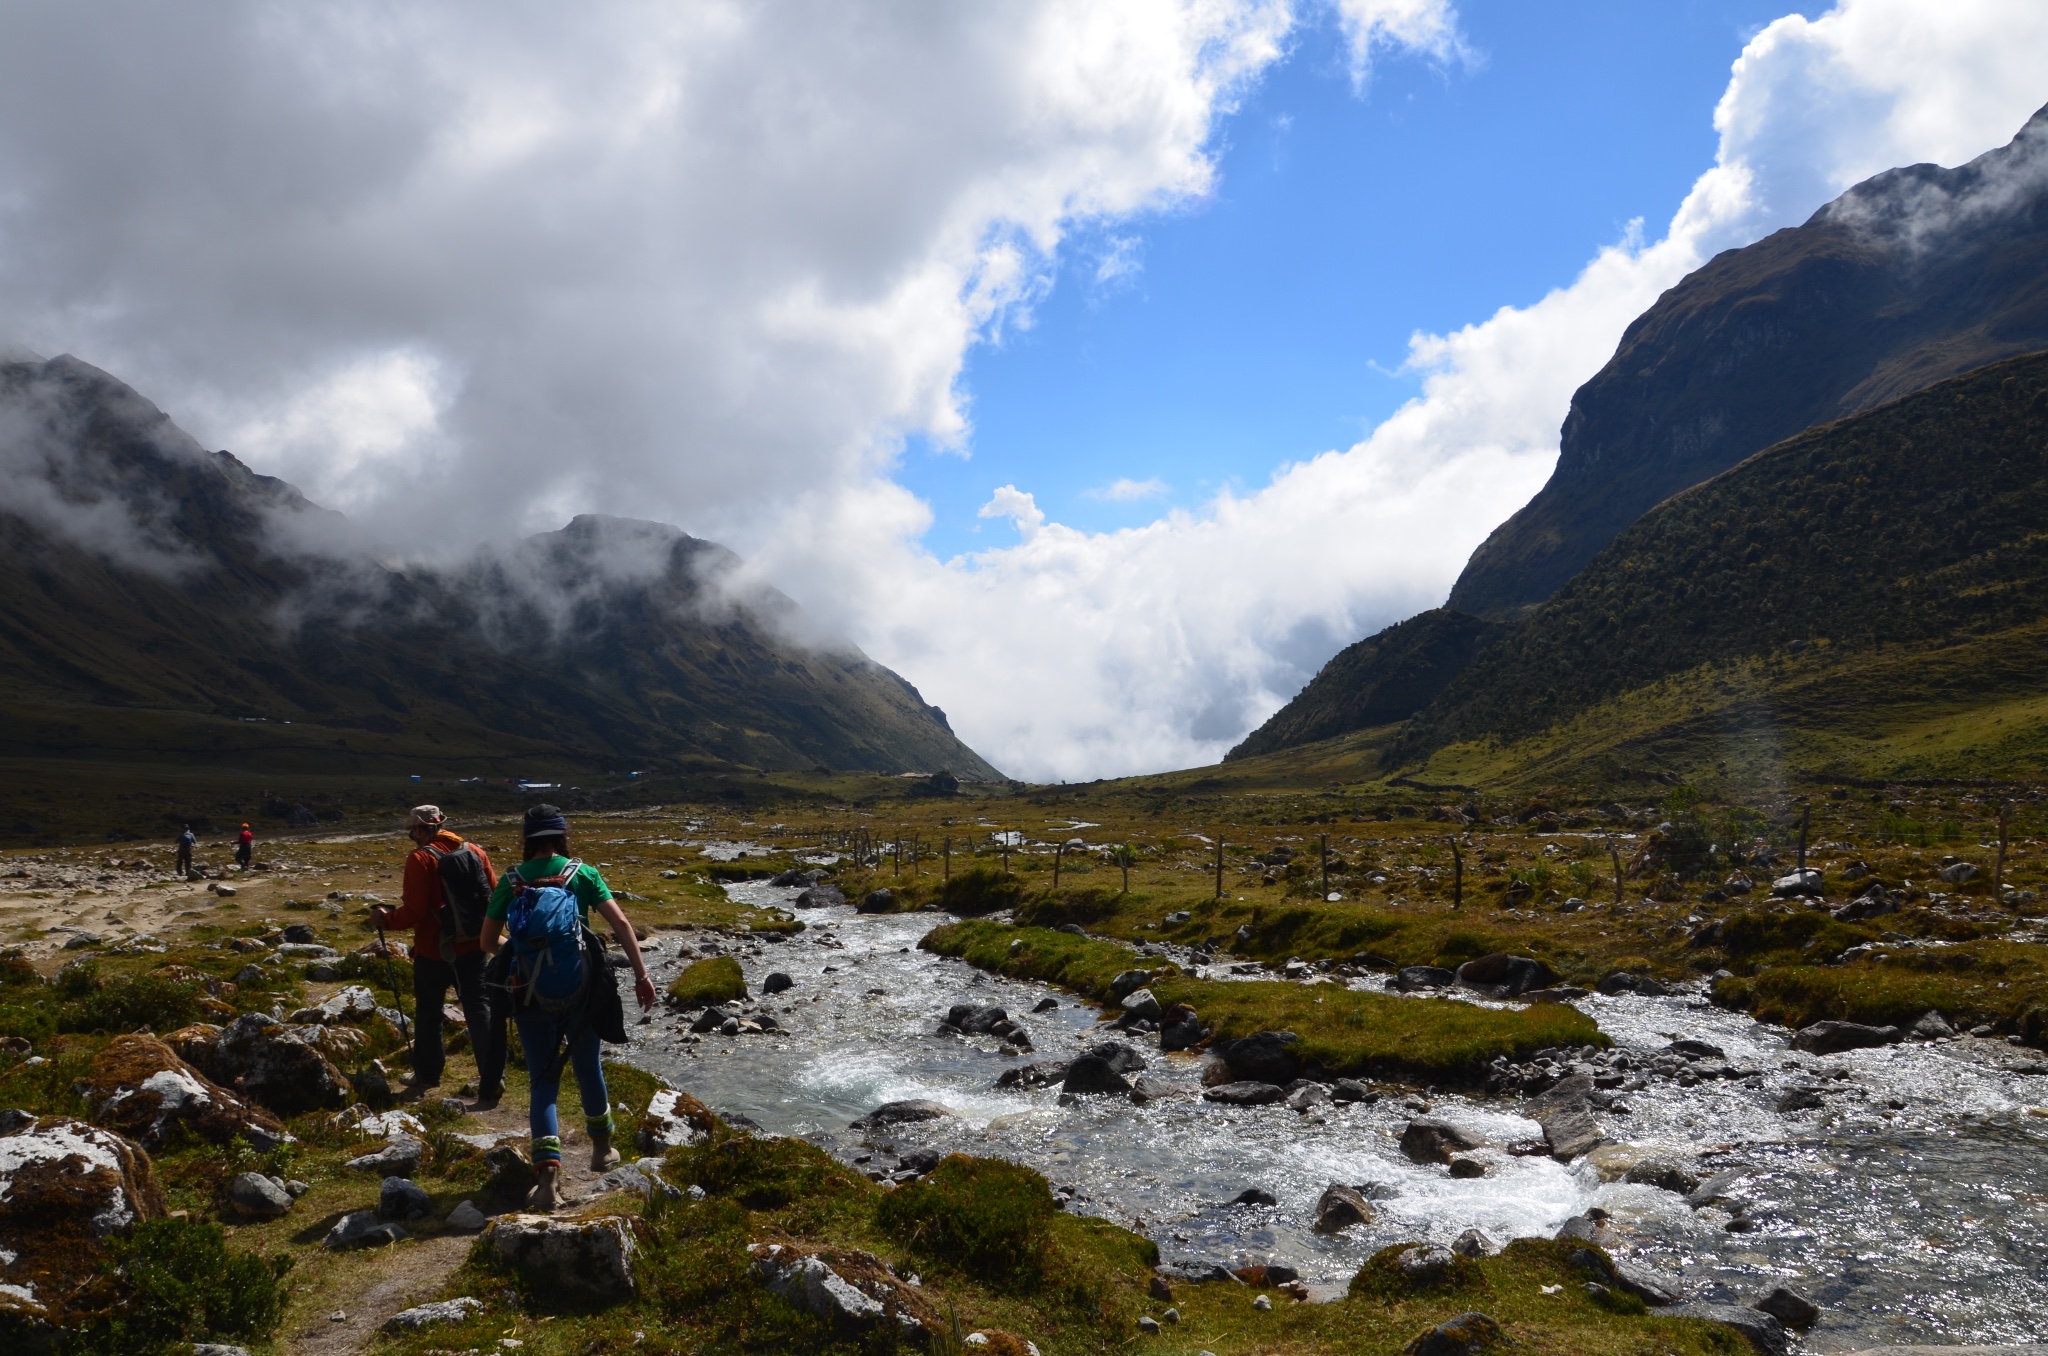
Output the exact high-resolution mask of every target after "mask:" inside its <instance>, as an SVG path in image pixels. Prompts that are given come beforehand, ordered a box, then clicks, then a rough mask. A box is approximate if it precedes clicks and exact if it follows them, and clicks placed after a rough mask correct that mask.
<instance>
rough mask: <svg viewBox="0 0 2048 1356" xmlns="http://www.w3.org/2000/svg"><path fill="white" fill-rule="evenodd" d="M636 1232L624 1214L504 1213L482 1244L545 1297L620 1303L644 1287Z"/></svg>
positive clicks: (492, 1223) (485, 1232)
mask: <svg viewBox="0 0 2048 1356" xmlns="http://www.w3.org/2000/svg"><path fill="white" fill-rule="evenodd" d="M634 1230H635V1221H633V1220H630V1219H628V1218H626V1217H625V1216H623V1215H599V1216H597V1217H595V1218H592V1219H558V1218H556V1217H555V1216H553V1215H501V1216H499V1217H498V1218H497V1219H494V1220H492V1221H491V1223H490V1227H488V1228H487V1229H485V1230H484V1232H483V1243H484V1246H486V1247H488V1248H490V1249H491V1250H492V1251H494V1252H496V1253H497V1254H498V1256H499V1257H500V1258H502V1259H503V1260H504V1261H505V1262H506V1263H507V1264H508V1265H510V1266H511V1267H512V1269H513V1270H514V1271H517V1272H518V1273H519V1274H520V1275H521V1276H522V1277H523V1278H525V1280H526V1283H527V1284H528V1285H530V1286H533V1287H534V1288H535V1289H537V1290H539V1291H541V1292H542V1293H544V1294H550V1295H559V1296H562V1297H564V1298H568V1299H574V1300H586V1301H587V1300H596V1301H599V1302H602V1303H615V1302H618V1301H623V1300H628V1299H631V1298H632V1297H633V1295H634V1294H635V1292H636V1291H637V1290H638V1288H639V1284H638V1281H637V1280H636V1279H635V1277H634V1275H633V1259H634V1257H635V1256H636V1255H637V1254H638V1253H639V1250H640V1247H639V1239H638V1236H637V1234H636V1233H635V1231H634Z"/></svg>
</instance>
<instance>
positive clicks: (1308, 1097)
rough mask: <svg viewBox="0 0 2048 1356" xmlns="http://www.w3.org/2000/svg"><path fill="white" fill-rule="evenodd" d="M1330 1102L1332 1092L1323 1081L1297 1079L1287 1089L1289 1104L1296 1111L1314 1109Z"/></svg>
mask: <svg viewBox="0 0 2048 1356" xmlns="http://www.w3.org/2000/svg"><path fill="white" fill-rule="evenodd" d="M1329 1104H1330V1093H1329V1090H1328V1089H1327V1088H1325V1087H1324V1086H1323V1085H1322V1084H1321V1083H1311V1082H1309V1081H1308V1080H1307V1079H1305V1078H1302V1079H1296V1080H1295V1081H1294V1083H1293V1084H1291V1085H1290V1086H1289V1088H1288V1090H1287V1105H1288V1107H1289V1108H1290V1109H1291V1110H1294V1111H1312V1110H1314V1109H1315V1108H1317V1107H1319V1106H1328V1105H1329Z"/></svg>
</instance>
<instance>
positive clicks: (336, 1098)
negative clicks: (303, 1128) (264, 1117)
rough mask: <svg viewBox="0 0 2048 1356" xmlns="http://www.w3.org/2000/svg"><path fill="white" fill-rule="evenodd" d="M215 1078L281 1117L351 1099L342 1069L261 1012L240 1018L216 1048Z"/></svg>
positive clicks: (301, 1038) (339, 1105)
mask: <svg viewBox="0 0 2048 1356" xmlns="http://www.w3.org/2000/svg"><path fill="white" fill-rule="evenodd" d="M214 1059H215V1060H216V1072H215V1073H214V1077H215V1079H216V1080H218V1081H219V1082H221V1083H222V1084H223V1085H224V1086H232V1087H235V1088H237V1089H239V1090H240V1091H241V1092H242V1093H243V1094H244V1095H245V1096H247V1097H250V1098H253V1099H254V1100H256V1101H258V1102H261V1103H262V1104H263V1105H264V1106H266V1107H268V1108H270V1109H271V1110H272V1111H275V1112H277V1113H278V1114H279V1115H284V1116H295V1115H298V1114H299V1113H300V1112H305V1111H317V1110H320V1109H321V1108H323V1107H343V1106H347V1105H348V1103H349V1100H350V1099H349V1082H348V1080H347V1079H346V1078H344V1077H342V1074H341V1070H339V1069H337V1068H335V1067H334V1065H333V1063H332V1062H331V1061H330V1060H329V1059H328V1058H327V1056H326V1055H324V1054H322V1053H321V1052H320V1051H319V1049H318V1048H316V1047H315V1046H314V1045H313V1044H311V1043H310V1042H309V1041H307V1040H306V1039H305V1038H304V1037H302V1036H300V1035H299V1034H297V1033H296V1032H294V1031H293V1030H292V1029H291V1028H289V1027H287V1026H285V1025H284V1024H283V1023H281V1022H276V1021H273V1020H271V1019H270V1018H269V1017H266V1016H264V1015H263V1014H262V1013H259V1012H252V1013H247V1014H245V1015H243V1016H241V1017H238V1018H236V1019H235V1020H234V1022H233V1023H232V1024H231V1025H229V1026H228V1028H227V1029H226V1030H224V1031H222V1032H221V1034H220V1040H219V1042H218V1044H217V1045H216V1046H215V1055H214Z"/></svg>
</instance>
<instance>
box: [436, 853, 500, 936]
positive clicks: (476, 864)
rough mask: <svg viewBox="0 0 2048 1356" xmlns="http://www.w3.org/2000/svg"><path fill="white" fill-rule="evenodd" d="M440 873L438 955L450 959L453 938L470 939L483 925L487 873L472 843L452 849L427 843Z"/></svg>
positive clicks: (488, 882)
mask: <svg viewBox="0 0 2048 1356" xmlns="http://www.w3.org/2000/svg"><path fill="white" fill-rule="evenodd" d="M427 851H429V852H431V853H433V854H434V864H435V866H436V867H438V868H439V871H440V875H441V907H440V908H439V909H438V910H436V914H435V916H436V917H437V918H438V919H439V920H440V924H441V950H442V952H443V953H444V954H443V956H442V959H444V960H452V959H454V956H455V944H456V943H457V942H473V941H475V940H476V938H477V934H478V933H480V932H482V931H483V928H484V911H485V910H486V909H488V908H489V907H490V903H491V876H490V872H488V871H486V870H484V859H483V858H482V857H481V856H479V855H478V854H477V850H476V846H475V845H474V844H472V843H464V844H463V845H462V846H461V847H459V848H456V849H455V850H454V851H453V852H443V851H442V850H441V849H440V848H437V847H434V846H432V845H431V844H430V845H428V847H427Z"/></svg>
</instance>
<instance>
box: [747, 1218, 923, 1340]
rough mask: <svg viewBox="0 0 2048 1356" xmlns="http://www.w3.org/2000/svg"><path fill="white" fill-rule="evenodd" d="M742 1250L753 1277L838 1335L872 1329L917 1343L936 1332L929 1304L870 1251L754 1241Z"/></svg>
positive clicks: (862, 1332) (850, 1334)
mask: <svg viewBox="0 0 2048 1356" xmlns="http://www.w3.org/2000/svg"><path fill="white" fill-rule="evenodd" d="M747 1251H748V1252H749V1253H751V1254H752V1255H753V1262H752V1264H751V1266H750V1267H749V1270H751V1271H752V1273H753V1275H754V1279H756V1280H758V1281H759V1282H760V1283H761V1284H762V1285H764V1286H766V1287H767V1288H768V1289H769V1290H772V1291H773V1292H775V1293H776V1294H777V1295H779V1296H781V1297H782V1298H783V1299H784V1300H786V1301H788V1302H789V1303H790V1304H793V1305H795V1306H796V1307H797V1308H799V1309H802V1310H805V1311H806V1312H808V1313H809V1314H810V1315H811V1316H812V1317H813V1318H816V1319H817V1320H818V1321H819V1322H820V1323H823V1324H824V1325H825V1326H826V1327H828V1328H830V1329H831V1330H833V1331H834V1332H835V1333H838V1334H840V1335H842V1336H846V1337H858V1336H860V1335H862V1334H864V1333H868V1332H875V1331H878V1332H880V1333H883V1334H888V1335H891V1336H893V1337H898V1338H903V1339H907V1340H908V1341H910V1342H911V1343H912V1344H913V1345H917V1346H922V1345H924V1344H925V1341H926V1340H927V1337H928V1335H929V1334H930V1333H933V1332H937V1331H941V1330H942V1328H941V1319H940V1315H939V1313H938V1311H937V1310H935V1309H934V1308H932V1306H931V1304H930V1302H929V1301H927V1300H926V1299H925V1298H924V1297H923V1296H922V1295H920V1294H918V1293H917V1292H916V1291H915V1290H913V1289H911V1288H910V1287H909V1286H907V1285H905V1284H904V1283H903V1282H902V1281H899V1280H897V1279H896V1277H895V1275H894V1274H892V1273H891V1272H890V1270H889V1268H888V1266H887V1265H886V1264H884V1263H883V1261H882V1260H881V1259H880V1258H878V1257H876V1256H874V1255H873V1254H872V1253H865V1252H854V1251H849V1250H840V1249H829V1250H821V1251H815V1252H813V1251H807V1250H805V1249H802V1248H798V1247H794V1246H792V1245H790V1244H786V1243H756V1244H754V1245H752V1246H751V1247H749V1248H748V1249H747ZM889 1345H891V1346H892V1347H893V1346H894V1342H890V1343H889Z"/></svg>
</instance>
